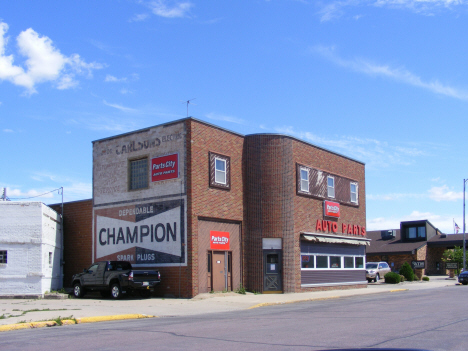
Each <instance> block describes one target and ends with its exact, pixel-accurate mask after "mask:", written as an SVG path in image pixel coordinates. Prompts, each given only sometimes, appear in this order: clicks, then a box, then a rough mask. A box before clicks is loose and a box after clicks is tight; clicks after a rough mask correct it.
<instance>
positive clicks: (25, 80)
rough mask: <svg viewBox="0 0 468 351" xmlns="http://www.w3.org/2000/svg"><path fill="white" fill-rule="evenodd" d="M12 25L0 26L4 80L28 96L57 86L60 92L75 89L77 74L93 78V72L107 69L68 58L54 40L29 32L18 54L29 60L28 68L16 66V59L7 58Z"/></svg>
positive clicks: (21, 38) (0, 63)
mask: <svg viewBox="0 0 468 351" xmlns="http://www.w3.org/2000/svg"><path fill="white" fill-rule="evenodd" d="M7 31H8V25H7V24H6V23H3V22H0V80H7V81H10V82H11V83H13V84H15V85H18V86H21V87H24V88H26V91H27V93H29V94H33V93H36V92H37V91H36V88H35V86H36V85H37V84H39V83H43V82H54V83H55V84H56V86H57V88H58V89H69V88H72V87H75V86H76V85H77V84H78V82H77V81H76V80H75V76H76V75H77V74H81V75H82V74H87V76H88V77H91V76H92V71H93V70H95V69H100V68H103V65H101V64H98V63H94V62H93V63H86V62H85V61H83V60H82V59H81V58H80V56H79V55H78V54H72V55H71V56H64V55H62V54H61V53H60V51H59V50H58V49H57V48H55V47H54V45H53V43H52V40H51V39H50V38H48V37H46V36H40V35H39V34H38V33H37V32H35V31H34V30H33V29H31V28H29V29H27V30H25V31H23V32H21V33H20V34H19V35H18V37H17V45H18V52H19V54H20V55H21V56H23V57H25V61H24V67H21V66H18V65H15V64H14V56H13V55H6V54H5V53H6V47H7V44H8V37H6V33H7Z"/></svg>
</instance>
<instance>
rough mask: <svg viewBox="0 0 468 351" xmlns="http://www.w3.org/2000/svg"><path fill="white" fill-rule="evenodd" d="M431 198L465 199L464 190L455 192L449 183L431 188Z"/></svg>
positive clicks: (438, 199)
mask: <svg viewBox="0 0 468 351" xmlns="http://www.w3.org/2000/svg"><path fill="white" fill-rule="evenodd" d="M429 198H431V199H432V200H435V201H437V202H439V201H457V200H461V199H463V192H462V191H460V192H454V191H451V190H450V189H449V187H448V186H447V185H443V186H440V187H437V186H434V187H432V188H431V189H429Z"/></svg>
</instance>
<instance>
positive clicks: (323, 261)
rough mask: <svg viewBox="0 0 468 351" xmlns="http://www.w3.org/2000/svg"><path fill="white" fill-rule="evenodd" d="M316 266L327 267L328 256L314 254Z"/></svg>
mask: <svg viewBox="0 0 468 351" xmlns="http://www.w3.org/2000/svg"><path fill="white" fill-rule="evenodd" d="M315 259H316V260H317V268H328V256H316V258H315Z"/></svg>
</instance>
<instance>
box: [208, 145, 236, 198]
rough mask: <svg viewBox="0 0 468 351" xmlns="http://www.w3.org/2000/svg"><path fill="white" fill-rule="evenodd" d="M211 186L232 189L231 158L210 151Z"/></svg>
mask: <svg viewBox="0 0 468 351" xmlns="http://www.w3.org/2000/svg"><path fill="white" fill-rule="evenodd" d="M209 165H210V170H209V172H210V187H212V188H219V189H224V190H230V189H231V158H230V157H229V156H224V155H220V154H215V153H214V152H210V153H209Z"/></svg>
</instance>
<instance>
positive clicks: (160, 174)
mask: <svg viewBox="0 0 468 351" xmlns="http://www.w3.org/2000/svg"><path fill="white" fill-rule="evenodd" d="M178 177H179V155H178V154H172V155H167V156H162V157H155V158H153V159H151V181H152V182H158V181H160V180H168V179H175V178H178Z"/></svg>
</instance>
